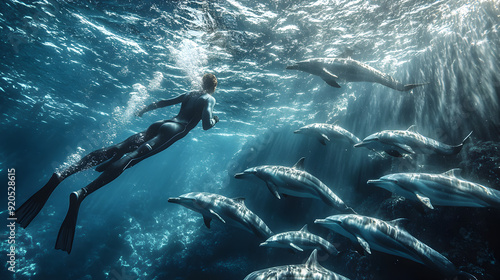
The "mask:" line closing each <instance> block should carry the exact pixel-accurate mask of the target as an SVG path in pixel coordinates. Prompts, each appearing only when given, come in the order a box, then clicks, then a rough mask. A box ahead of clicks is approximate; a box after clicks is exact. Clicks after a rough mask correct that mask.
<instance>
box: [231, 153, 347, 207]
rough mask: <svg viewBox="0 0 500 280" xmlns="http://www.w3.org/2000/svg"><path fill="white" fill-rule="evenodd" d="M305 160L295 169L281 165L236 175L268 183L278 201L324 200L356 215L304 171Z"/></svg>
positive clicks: (296, 165) (238, 177)
mask: <svg viewBox="0 0 500 280" xmlns="http://www.w3.org/2000/svg"><path fill="white" fill-rule="evenodd" d="M304 160H305V158H301V159H299V161H297V163H296V164H295V165H294V166H293V167H286V166H279V165H262V166H257V167H252V168H248V169H247V170H245V171H243V172H242V173H238V174H236V175H234V177H235V178H236V179H240V178H245V177H248V176H250V175H255V176H257V177H258V178H260V179H262V180H263V181H265V182H266V184H267V187H268V188H269V191H271V193H272V194H273V195H274V196H275V197H276V198H278V199H281V194H283V195H290V196H295V197H305V198H315V199H319V200H322V201H323V202H324V203H326V204H327V205H328V206H331V207H333V208H335V209H337V210H339V211H342V212H345V211H347V212H350V213H356V212H354V210H353V209H352V208H350V207H348V206H347V205H346V204H345V203H344V202H343V201H342V200H341V199H340V198H339V197H338V196H337V195H336V194H335V193H333V192H332V191H331V190H330V189H329V188H328V187H327V186H326V185H325V184H323V182H321V181H320V180H319V179H318V178H316V177H314V176H313V175H311V174H309V173H308V172H306V171H304Z"/></svg>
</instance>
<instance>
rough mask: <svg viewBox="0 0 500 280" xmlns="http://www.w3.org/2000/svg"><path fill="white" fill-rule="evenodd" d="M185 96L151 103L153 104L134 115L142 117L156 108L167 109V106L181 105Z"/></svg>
mask: <svg viewBox="0 0 500 280" xmlns="http://www.w3.org/2000/svg"><path fill="white" fill-rule="evenodd" d="M185 96H186V94H181V95H179V96H177V97H174V98H170V99H165V100H161V101H158V102H153V103H151V104H149V105H148V106H146V107H144V108H142V109H141V110H140V111H138V112H137V113H136V115H137V116H139V117H142V114H144V113H146V112H149V111H151V110H155V109H158V108H163V107H167V106H171V105H174V104H178V103H181V102H182V101H183V100H184V97H185Z"/></svg>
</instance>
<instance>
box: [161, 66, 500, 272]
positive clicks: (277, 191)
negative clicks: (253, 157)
mask: <svg viewBox="0 0 500 280" xmlns="http://www.w3.org/2000/svg"><path fill="white" fill-rule="evenodd" d="M286 69H295V70H300V71H304V72H307V73H310V74H313V75H317V76H319V77H321V78H322V79H323V80H324V81H325V82H326V83H327V84H329V85H330V86H333V87H340V85H339V84H338V83H337V80H342V81H346V82H360V81H364V82H373V83H380V84H382V85H385V86H387V87H390V88H393V89H395V90H399V91H408V90H411V89H412V88H415V87H417V86H421V85H424V84H410V85H404V84H402V83H400V82H398V81H397V80H395V79H394V78H392V77H390V76H389V75H387V74H384V73H381V72H380V71H378V70H375V69H373V68H372V67H370V66H367V65H365V64H363V63H361V62H358V61H355V60H353V59H350V58H348V59H341V58H328V59H327V58H322V59H310V60H306V61H302V62H298V63H296V64H294V65H291V66H288V67H287V68H286ZM294 133H296V134H304V135H308V136H311V137H315V138H317V139H318V141H319V142H320V143H321V144H323V145H326V144H327V143H330V142H333V141H342V142H345V143H348V144H349V145H352V146H353V147H366V148H367V149H370V150H373V151H376V152H385V153H386V154H388V155H390V156H393V157H402V156H404V155H405V154H409V155H414V154H437V155H456V154H457V153H459V152H460V151H461V149H462V147H463V145H464V143H465V142H466V141H467V139H468V138H469V137H470V135H471V133H472V132H471V133H469V134H468V135H467V136H466V137H465V139H464V140H463V141H462V142H461V143H460V144H458V145H447V144H444V143H441V142H439V141H436V140H434V139H431V138H428V137H425V136H423V135H421V134H419V133H418V132H417V130H416V128H415V126H411V127H410V128H408V130H384V131H381V132H378V133H374V134H372V135H370V136H368V137H366V138H364V139H363V140H360V139H359V138H358V137H356V136H355V135H354V134H352V133H351V132H349V131H347V130H345V129H344V128H342V127H340V126H338V125H333V124H326V123H315V124H309V125H306V126H304V127H301V128H299V129H297V130H296V131H294ZM304 160H305V159H304V158H301V159H300V160H299V161H298V162H297V163H296V164H295V165H293V166H292V167H287V166H276V165H262V166H256V167H250V168H248V169H246V170H244V171H242V172H241V173H237V174H235V175H234V177H235V178H236V179H244V178H247V177H250V176H256V177H258V178H259V179H261V180H262V181H264V182H265V183H266V185H267V187H268V189H269V191H270V192H271V194H272V195H273V196H274V197H276V198H277V199H281V198H282V197H284V196H294V197H300V198H312V199H317V200H320V201H322V202H323V203H325V204H326V205H328V206H329V207H332V208H333V209H334V210H335V211H337V212H339V214H337V215H333V216H329V217H326V218H324V219H316V220H315V221H314V223H316V224H319V225H321V226H323V227H325V228H327V229H329V230H332V231H334V232H336V233H338V234H340V235H342V236H345V237H347V238H349V239H350V240H351V241H352V242H355V243H357V244H359V245H360V246H361V247H362V248H363V250H364V251H366V253H368V254H371V252H372V250H375V251H379V252H384V253H387V254H391V255H395V256H399V257H402V258H406V259H409V260H412V261H415V262H417V263H421V264H423V265H425V266H428V267H430V268H431V269H434V270H436V271H438V272H440V273H441V274H442V275H443V276H444V277H457V276H459V275H460V276H463V277H464V278H467V279H476V278H475V277H474V276H473V275H470V274H468V273H466V272H462V271H459V270H458V269H457V268H456V267H455V266H454V265H453V263H451V262H450V261H449V260H448V259H447V258H446V257H445V256H443V255H442V254H440V253H439V252H437V251H435V250H434V249H432V248H431V247H429V246H428V245H426V244H425V243H423V242H421V241H420V240H418V239H416V238H415V237H413V236H412V235H411V234H410V233H408V232H407V231H406V230H405V229H403V228H402V227H401V226H400V225H399V223H398V222H399V221H400V220H401V219H397V220H394V221H383V220H380V219H377V218H374V217H368V216H363V215H360V214H358V213H356V212H355V210H354V209H352V208H351V207H349V206H347V205H346V204H345V203H344V202H343V201H342V199H341V198H339V197H338V196H337V195H336V194H335V193H334V192H333V191H332V189H331V188H329V187H328V186H327V185H325V184H324V183H323V182H321V181H320V180H319V179H318V178H316V177H315V176H313V175H312V174H310V173H308V172H307V171H305V170H304ZM367 184H368V185H369V186H376V187H380V188H383V189H386V190H388V191H390V192H392V193H394V194H396V195H399V196H403V197H405V198H408V199H410V200H415V201H420V202H421V203H423V204H424V205H425V206H426V207H428V208H430V209H434V207H435V206H464V207H494V208H498V209H500V191H497V190H495V189H492V188H488V187H485V186H482V185H480V184H477V183H473V182H469V181H467V180H465V179H463V178H462V177H461V176H460V170H459V169H452V170H450V171H447V172H445V173H442V174H427V173H397V174H389V175H385V176H383V177H381V178H380V179H376V180H369V181H368V182H367ZM168 202H171V203H176V204H180V205H182V206H184V207H187V208H189V209H191V210H193V211H196V212H199V213H201V214H202V216H203V219H204V222H205V225H206V226H207V227H208V228H210V222H211V221H212V220H217V221H219V222H221V223H224V224H228V225H231V226H235V227H238V228H241V229H244V230H246V231H248V232H250V233H253V234H254V235H256V236H257V237H258V238H260V239H261V240H263V242H262V243H261V244H260V246H263V247H275V248H287V249H290V250H293V251H295V252H303V251H304V250H311V249H312V250H314V251H313V252H312V254H311V255H310V257H309V259H308V260H307V262H306V263H305V264H302V265H285V266H279V267H272V268H267V269H263V270H259V271H255V272H253V273H251V274H249V275H248V276H247V277H246V278H245V280H252V279H259V280H265V279H313V280H331V279H348V278H346V277H344V276H342V275H339V274H336V273H334V272H332V271H329V270H327V269H325V268H324V267H322V266H321V265H320V264H319V263H318V261H317V257H316V255H317V251H318V250H320V251H323V252H325V253H327V254H329V255H331V256H336V255H337V254H338V251H337V249H336V248H335V246H334V245H333V244H331V243H330V242H328V241H327V240H325V239H323V238H322V237H320V236H317V235H315V234H313V233H310V232H309V231H308V230H307V225H305V226H304V227H303V228H302V229H301V230H299V231H289V232H283V233H278V234H274V233H273V232H272V231H271V230H270V229H269V227H268V226H267V225H266V224H265V223H264V222H263V221H262V220H261V219H260V218H259V217H258V216H257V215H256V214H254V213H253V212H252V211H250V210H249V209H248V208H247V207H246V206H245V204H244V199H243V198H234V199H231V198H227V197H224V196H221V195H218V194H212V193H202V192H198V193H197V192H192V193H188V194H184V195H181V196H179V197H173V198H170V199H169V200H168Z"/></svg>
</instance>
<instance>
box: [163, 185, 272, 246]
mask: <svg viewBox="0 0 500 280" xmlns="http://www.w3.org/2000/svg"><path fill="white" fill-rule="evenodd" d="M244 201H245V199H244V198H233V199H231V198H227V197H225V196H222V195H218V194H213V193H205V192H191V193H187V194H183V195H181V196H179V197H171V198H169V199H168V202H171V203H176V204H180V205H182V206H184V207H186V208H188V209H191V210H193V211H196V212H198V213H200V214H201V215H203V221H204V222H205V225H206V226H207V228H210V222H211V221H212V219H215V220H217V221H220V222H222V223H224V224H228V225H231V226H234V227H238V228H241V229H244V230H246V231H248V232H250V233H253V234H255V235H256V236H257V237H259V238H260V239H262V240H266V239H267V238H269V237H271V236H272V235H273V232H272V231H271V230H270V229H269V227H268V226H267V225H266V224H265V223H264V222H263V221H262V220H261V219H260V218H259V217H258V216H257V215H255V214H254V213H253V212H252V211H250V210H249V209H248V208H247V207H246V206H245V203H244Z"/></svg>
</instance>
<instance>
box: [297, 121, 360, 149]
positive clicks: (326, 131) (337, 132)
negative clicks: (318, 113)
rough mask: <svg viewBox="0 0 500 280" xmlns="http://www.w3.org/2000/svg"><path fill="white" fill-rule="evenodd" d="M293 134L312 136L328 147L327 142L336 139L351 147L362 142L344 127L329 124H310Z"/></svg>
mask: <svg viewBox="0 0 500 280" xmlns="http://www.w3.org/2000/svg"><path fill="white" fill-rule="evenodd" d="M293 133H296V134H306V135H311V136H313V137H316V138H317V139H318V141H319V142H320V143H321V144H323V145H326V142H330V141H331V140H334V139H336V140H339V141H343V142H347V143H349V144H351V145H355V144H358V143H359V142H361V140H359V138H358V137H356V136H355V135H354V134H352V133H350V132H349V131H347V130H345V129H343V128H342V127H340V126H338V125H334V124H327V123H313V124H309V125H306V126H303V127H301V128H299V129H297V130H295V131H294V132H293Z"/></svg>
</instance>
